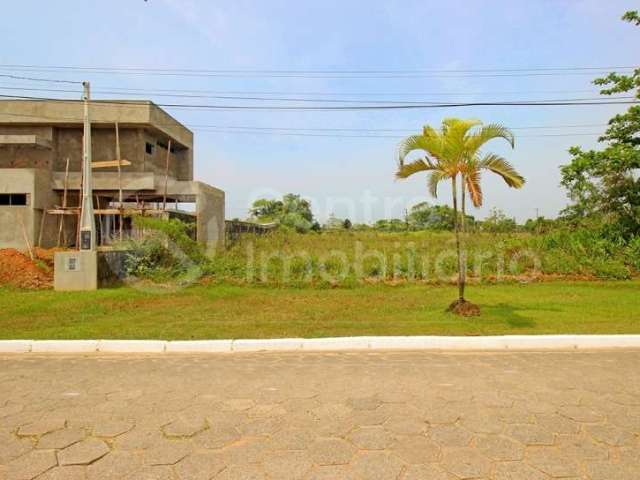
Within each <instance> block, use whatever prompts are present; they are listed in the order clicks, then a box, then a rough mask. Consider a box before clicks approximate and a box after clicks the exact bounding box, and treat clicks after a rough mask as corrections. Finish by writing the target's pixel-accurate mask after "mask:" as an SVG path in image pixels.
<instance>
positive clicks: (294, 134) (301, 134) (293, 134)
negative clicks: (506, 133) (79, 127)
mask: <svg viewBox="0 0 640 480" xmlns="http://www.w3.org/2000/svg"><path fill="white" fill-rule="evenodd" d="M196 130H197V131H199V132H201V133H221V134H244V135H270V136H284V137H324V138H385V139H387V138H392V139H395V140H399V139H400V138H402V135H340V134H323V133H307V132H265V131H250V130H241V131H239V130H224V129H212V130H209V129H198V128H196ZM600 135H602V133H596V132H590V133H547V134H533V135H518V136H517V137H516V139H520V138H543V137H583V136H590V137H596V136H600Z"/></svg>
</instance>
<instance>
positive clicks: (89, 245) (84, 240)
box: [80, 82, 96, 252]
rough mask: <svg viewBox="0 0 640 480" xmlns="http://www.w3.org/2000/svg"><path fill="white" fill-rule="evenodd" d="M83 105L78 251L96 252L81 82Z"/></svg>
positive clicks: (86, 91) (86, 93) (85, 84)
mask: <svg viewBox="0 0 640 480" xmlns="http://www.w3.org/2000/svg"><path fill="white" fill-rule="evenodd" d="M82 87H83V92H82V101H83V103H84V135H83V140H84V141H83V146H82V205H81V206H80V209H81V210H80V250H89V251H92V252H93V251H95V250H96V221H95V218H94V215H93V198H92V190H93V183H92V180H91V173H92V172H91V171H92V168H91V118H90V116H89V101H90V95H91V92H90V85H89V82H82Z"/></svg>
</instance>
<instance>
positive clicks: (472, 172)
mask: <svg viewBox="0 0 640 480" xmlns="http://www.w3.org/2000/svg"><path fill="white" fill-rule="evenodd" d="M495 138H503V139H505V140H506V141H507V142H509V144H510V145H511V148H513V147H514V137H513V133H511V131H510V130H509V129H508V128H506V127H503V126H502V125H498V124H488V125H483V124H482V122H480V121H479V120H462V119H458V118H447V119H444V120H443V121H442V126H441V127H440V129H439V130H436V129H434V128H433V127H431V126H429V125H425V127H424V128H423V130H422V134H421V135H412V136H410V137H407V138H405V139H404V140H403V141H402V142H401V143H400V147H399V154H398V171H397V172H396V178H401V179H404V178H407V177H410V176H411V175H413V174H415V173H418V172H428V173H429V176H428V179H427V185H428V188H429V192H430V193H431V195H433V196H434V197H437V190H438V184H439V183H440V182H442V181H445V180H450V181H451V190H452V196H453V211H454V217H455V220H454V229H455V235H456V250H457V255H458V299H457V300H456V301H455V302H453V303H452V304H451V306H450V307H449V308H450V309H451V310H453V311H465V310H466V311H468V312H473V313H475V314H477V313H479V309H477V307H475V309H469V308H468V307H469V305H466V307H467V308H466V309H465V308H460V307H464V306H465V304H468V303H469V302H467V301H466V300H465V298H464V289H465V284H466V254H465V250H464V245H463V244H462V243H463V240H464V232H465V216H466V196H467V192H468V193H469V197H470V199H471V202H472V203H473V205H474V206H475V207H480V206H481V205H482V188H481V186H480V175H481V172H482V170H488V171H490V172H493V173H495V174H497V175H499V176H500V177H502V179H503V180H504V181H505V183H506V184H507V185H508V186H509V187H512V188H520V187H522V186H523V185H524V183H525V180H524V178H523V177H522V176H521V175H520V174H519V173H518V172H517V171H516V170H515V169H514V168H513V166H511V164H510V163H509V162H508V161H507V160H505V159H504V158H502V157H501V156H499V155H496V154H494V153H487V154H483V153H482V152H481V148H482V147H483V146H484V145H485V144H486V143H487V142H488V141H490V140H493V139H495ZM416 150H418V151H421V152H423V153H425V154H426V155H425V157H424V158H421V159H418V160H414V161H412V162H409V163H406V162H405V159H406V157H407V156H408V155H409V154H410V153H411V152H414V151H416ZM458 177H459V178H460V203H461V213H462V215H461V216H460V214H459V213H458ZM461 237H462V238H461Z"/></svg>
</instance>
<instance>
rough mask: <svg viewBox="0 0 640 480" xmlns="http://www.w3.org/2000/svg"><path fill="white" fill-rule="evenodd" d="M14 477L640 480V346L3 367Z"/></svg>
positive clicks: (64, 359)
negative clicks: (546, 350) (527, 351)
mask: <svg viewBox="0 0 640 480" xmlns="http://www.w3.org/2000/svg"><path fill="white" fill-rule="evenodd" d="M0 365H1V367H2V368H0V465H1V466H0V479H3V480H4V479H31V478H38V479H47V480H50V479H93V478H100V479H105V478H127V479H145V478H146V479H189V480H193V479H196V480H197V479H211V478H215V479H232V478H236V479H261V478H269V479H277V480H282V479H289V478H292V479H293V478H301V479H332V480H335V479H404V480H409V479H427V480H453V479H484V480H489V479H491V480H517V479H522V480H539V479H540V480H543V479H553V478H562V479H583V480H584V479H589V480H625V479H637V478H640V368H639V367H640V351H638V350H634V351H629V350H626V351H616V352H613V351H610V352H607V351H601V352H566V353H564V352H563V353H561V352H553V353H552V352H547V353H525V352H521V353H457V354H456V353H417V352H403V353H400V352H398V353H389V352H371V353H282V354H275V353H272V354H236V355H233V356H231V355H175V356H158V355H155V356H153V355H151V356H144V355H137V356H134V355H119V356H106V355H95V354H94V355H84V356H82V355H74V356H69V355H62V356H60V355H58V356H55V355H49V356H45V355H38V354H31V355H28V356H27V355H3V356H0Z"/></svg>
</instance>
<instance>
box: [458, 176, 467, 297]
mask: <svg viewBox="0 0 640 480" xmlns="http://www.w3.org/2000/svg"><path fill="white" fill-rule="evenodd" d="M465 180H466V179H465V176H464V174H462V175H461V176H460V190H461V193H462V199H461V202H460V203H461V206H462V208H461V210H462V216H461V218H460V257H461V261H460V285H459V286H458V290H459V291H460V299H461V300H464V287H465V286H466V283H467V250H466V230H467V227H466V223H467V219H466V216H467V208H466V199H465V197H466V196H467V195H466V183H465Z"/></svg>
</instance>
